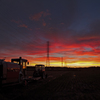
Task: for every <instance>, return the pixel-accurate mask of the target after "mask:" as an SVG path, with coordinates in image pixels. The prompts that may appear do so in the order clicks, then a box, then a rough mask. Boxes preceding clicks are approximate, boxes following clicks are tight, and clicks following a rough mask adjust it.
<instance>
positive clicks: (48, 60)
mask: <svg viewBox="0 0 100 100" xmlns="http://www.w3.org/2000/svg"><path fill="white" fill-rule="evenodd" d="M46 66H47V67H49V66H50V59H49V41H47V60H46Z"/></svg>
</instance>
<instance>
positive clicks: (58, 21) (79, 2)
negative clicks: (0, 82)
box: [0, 0, 100, 67]
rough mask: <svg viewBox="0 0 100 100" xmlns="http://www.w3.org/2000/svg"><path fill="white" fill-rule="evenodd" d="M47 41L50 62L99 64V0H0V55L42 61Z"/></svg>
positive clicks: (71, 65)
mask: <svg viewBox="0 0 100 100" xmlns="http://www.w3.org/2000/svg"><path fill="white" fill-rule="evenodd" d="M47 41H49V59H50V66H67V67H89V66H100V0H0V59H5V61H10V60H11V59H12V58H18V57H22V58H25V59H28V61H29V62H30V64H29V65H30V66H34V65H35V64H45V65H46V60H47ZM62 59H63V60H62ZM62 61H63V63H62Z"/></svg>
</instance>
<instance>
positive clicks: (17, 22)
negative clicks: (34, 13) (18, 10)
mask: <svg viewBox="0 0 100 100" xmlns="http://www.w3.org/2000/svg"><path fill="white" fill-rule="evenodd" d="M11 22H14V23H16V24H19V23H21V21H20V20H18V21H16V20H14V19H12V20H11Z"/></svg>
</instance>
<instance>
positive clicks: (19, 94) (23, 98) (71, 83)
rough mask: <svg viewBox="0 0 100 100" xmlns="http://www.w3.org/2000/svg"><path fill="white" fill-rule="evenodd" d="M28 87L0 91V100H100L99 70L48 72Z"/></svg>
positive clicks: (7, 88) (15, 87) (8, 88)
mask: <svg viewBox="0 0 100 100" xmlns="http://www.w3.org/2000/svg"><path fill="white" fill-rule="evenodd" d="M47 73H48V74H49V76H48V78H47V79H45V80H39V81H36V82H33V83H29V85H28V86H14V87H6V88H3V89H1V90H0V97H1V99H0V100H100V69H96V68H93V69H80V70H69V71H48V72H47Z"/></svg>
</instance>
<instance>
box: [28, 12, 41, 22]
mask: <svg viewBox="0 0 100 100" xmlns="http://www.w3.org/2000/svg"><path fill="white" fill-rule="evenodd" d="M42 14H43V11H41V12H39V13H37V14H34V15H31V16H30V17H29V19H31V20H35V21H39V19H40V18H41V16H42Z"/></svg>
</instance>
